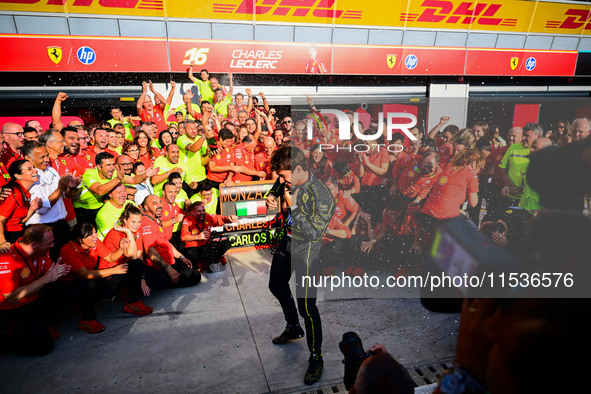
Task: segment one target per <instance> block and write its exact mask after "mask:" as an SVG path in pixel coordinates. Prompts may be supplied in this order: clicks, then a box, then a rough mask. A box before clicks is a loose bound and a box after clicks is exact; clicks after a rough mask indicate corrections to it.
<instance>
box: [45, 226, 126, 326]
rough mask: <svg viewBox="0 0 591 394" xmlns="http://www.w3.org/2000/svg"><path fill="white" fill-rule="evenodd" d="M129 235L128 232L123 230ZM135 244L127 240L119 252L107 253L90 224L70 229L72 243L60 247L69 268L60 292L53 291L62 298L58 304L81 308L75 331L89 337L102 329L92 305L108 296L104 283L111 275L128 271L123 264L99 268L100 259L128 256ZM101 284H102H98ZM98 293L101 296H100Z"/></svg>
mask: <svg viewBox="0 0 591 394" xmlns="http://www.w3.org/2000/svg"><path fill="white" fill-rule="evenodd" d="M126 231H127V233H128V234H130V233H131V232H130V231H129V230H126ZM134 247H135V243H134V244H133V245H131V243H130V242H129V240H127V239H126V242H121V243H120V245H119V248H118V250H116V251H115V252H113V253H111V251H110V250H108V249H107V247H106V246H105V245H104V244H103V243H102V242H101V241H100V240H99V239H98V236H97V234H96V228H95V227H94V225H93V224H90V223H86V222H82V223H78V224H76V225H75V226H74V227H73V228H72V241H70V242H68V243H67V244H65V245H64V246H63V247H62V250H61V251H60V258H61V259H62V261H64V262H66V263H67V264H68V265H70V267H71V269H70V272H69V274H68V275H66V276H64V277H63V278H62V279H61V282H60V284H61V289H56V290H55V292H56V293H57V294H58V295H57V297H60V296H61V298H62V300H61V302H60V304H67V303H68V301H70V302H71V301H72V300H76V302H77V304H78V306H79V307H80V322H78V328H79V329H80V330H83V331H86V332H88V333H89V334H96V333H99V332H101V331H104V330H105V326H103V325H102V324H101V323H99V322H98V321H97V320H96V318H97V314H96V310H95V308H94V303H95V300H96V299H99V298H101V297H100V296H105V297H106V296H109V295H111V296H112V295H114V294H108V293H107V292H106V291H105V286H104V284H103V283H104V281H105V279H106V278H109V277H111V276H113V275H125V274H126V273H127V270H128V265H127V264H126V263H124V264H119V265H113V266H111V267H109V268H103V269H101V268H99V267H98V265H97V262H98V259H99V257H102V258H103V259H106V260H108V261H111V262H113V261H117V260H118V259H119V258H120V257H121V256H122V255H123V254H127V255H128V256H131V255H132V253H133V248H134ZM101 281H102V282H101ZM99 294H100V295H99Z"/></svg>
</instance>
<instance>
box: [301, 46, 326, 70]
mask: <svg viewBox="0 0 591 394" xmlns="http://www.w3.org/2000/svg"><path fill="white" fill-rule="evenodd" d="M308 55H309V57H310V60H308V63H306V69H305V72H306V73H310V74H326V73H327V72H328V70H327V69H326V66H325V65H324V63H322V62H321V61H320V60H318V58H317V55H318V51H317V50H316V47H315V46H311V47H309V48H308Z"/></svg>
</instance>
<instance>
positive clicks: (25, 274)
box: [21, 267, 31, 278]
mask: <svg viewBox="0 0 591 394" xmlns="http://www.w3.org/2000/svg"><path fill="white" fill-rule="evenodd" d="M29 275H31V270H30V269H29V268H27V267H25V268H23V269H22V271H21V277H23V278H28V277H29Z"/></svg>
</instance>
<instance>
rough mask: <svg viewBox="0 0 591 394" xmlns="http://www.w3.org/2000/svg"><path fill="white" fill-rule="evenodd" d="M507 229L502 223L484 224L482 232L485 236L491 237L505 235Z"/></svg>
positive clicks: (481, 228)
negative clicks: (492, 235)
mask: <svg viewBox="0 0 591 394" xmlns="http://www.w3.org/2000/svg"><path fill="white" fill-rule="evenodd" d="M506 230H507V228H506V227H505V226H504V225H503V223H500V222H493V223H484V224H482V226H481V227H480V231H482V232H483V233H484V234H486V235H488V236H490V235H491V234H492V233H499V234H503V233H504V232H506Z"/></svg>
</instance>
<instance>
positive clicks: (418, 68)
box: [0, 0, 577, 76]
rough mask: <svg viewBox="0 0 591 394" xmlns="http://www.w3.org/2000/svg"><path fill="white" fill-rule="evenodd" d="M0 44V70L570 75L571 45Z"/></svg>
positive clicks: (39, 40)
mask: <svg viewBox="0 0 591 394" xmlns="http://www.w3.org/2000/svg"><path fill="white" fill-rule="evenodd" d="M0 1H1V0H0ZM0 47H1V48H2V50H3V53H4V54H5V56H4V57H3V60H2V62H0V71H20V72H29V71H31V72H35V71H37V72H38V71H42V72H162V73H168V72H175V73H177V72H178V73H185V72H187V70H188V68H189V64H190V62H191V61H194V62H195V64H196V68H197V69H202V68H204V69H207V70H208V71H209V72H213V73H228V72H233V73H236V74H240V73H261V74H304V73H314V74H325V73H328V74H343V75H355V74H359V75H495V76H496V75H503V76H573V75H574V72H575V67H576V63H577V52H576V51H531V50H499V49H484V48H445V47H408V46H406V47H405V46H371V45H363V46H359V45H330V44H318V45H310V44H294V43H290V44H286V43H277V42H253V41H218V40H200V41H198V40H183V39H169V40H168V41H167V40H166V39H164V38H126V37H75V36H38V35H0ZM138 59H150V61H138ZM441 59H445V61H441Z"/></svg>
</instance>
